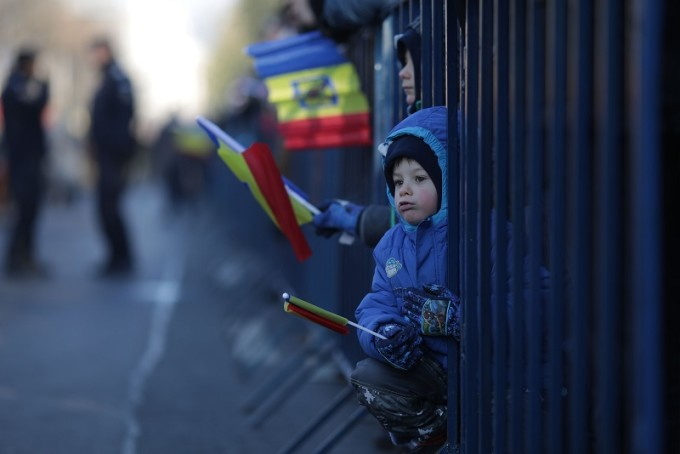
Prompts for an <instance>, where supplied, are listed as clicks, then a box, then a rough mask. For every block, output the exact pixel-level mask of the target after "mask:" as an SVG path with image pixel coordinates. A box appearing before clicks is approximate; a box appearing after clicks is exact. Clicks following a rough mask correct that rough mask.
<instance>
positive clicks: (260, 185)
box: [196, 117, 319, 261]
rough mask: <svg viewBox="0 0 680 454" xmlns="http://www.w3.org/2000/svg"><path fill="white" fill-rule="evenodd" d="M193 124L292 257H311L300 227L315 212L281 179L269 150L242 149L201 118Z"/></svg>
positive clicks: (256, 146)
mask: <svg viewBox="0 0 680 454" xmlns="http://www.w3.org/2000/svg"><path fill="white" fill-rule="evenodd" d="M196 122H197V123H198V124H199V126H201V127H202V128H203V129H204V130H205V132H206V133H207V134H208V136H209V137H210V139H211V140H212V141H213V143H214V144H215V145H216V146H217V147H218V148H217V153H218V154H219V156H220V158H222V160H223V161H224V163H225V164H226V165H227V167H229V169H230V170H231V171H232V173H233V174H234V175H235V176H236V178H238V180H239V181H241V182H242V183H244V184H246V185H247V186H248V188H249V189H250V192H251V193H252V194H253V197H255V200H256V201H257V203H259V204H260V206H261V207H262V209H263V210H264V211H265V212H266V213H267V215H268V216H269V217H270V219H271V220H272V221H273V222H274V224H276V226H277V227H278V228H279V229H280V230H281V232H283V234H284V235H285V236H286V238H288V241H289V242H290V244H291V246H292V247H293V251H294V252H295V256H296V257H297V259H298V260H300V261H303V260H305V259H307V258H309V257H310V256H311V255H312V251H311V249H310V247H309V244H308V243H307V240H306V238H305V236H304V234H303V233H302V230H301V229H300V225H302V224H305V223H308V222H310V221H311V220H312V217H313V215H314V214H316V213H318V212H319V210H318V209H317V208H316V207H315V206H314V205H312V204H310V203H309V202H308V201H307V200H306V199H305V197H304V196H303V195H301V194H300V193H299V192H298V191H296V190H295V188H294V186H293V185H292V184H290V182H286V181H285V178H283V177H282V176H281V173H280V172H279V169H278V167H277V166H276V162H275V161H274V158H273V156H272V154H271V150H270V149H269V147H268V146H267V145H266V144H264V143H259V142H256V143H254V144H253V145H251V146H250V147H249V148H248V149H245V147H243V146H242V145H241V144H239V143H238V142H237V141H236V140H235V139H234V138H232V137H231V136H230V135H229V134H227V133H226V132H224V131H222V130H221V129H220V128H219V127H218V126H217V125H215V124H214V123H212V122H211V121H209V120H206V119H205V118H202V117H198V118H197V119H196Z"/></svg>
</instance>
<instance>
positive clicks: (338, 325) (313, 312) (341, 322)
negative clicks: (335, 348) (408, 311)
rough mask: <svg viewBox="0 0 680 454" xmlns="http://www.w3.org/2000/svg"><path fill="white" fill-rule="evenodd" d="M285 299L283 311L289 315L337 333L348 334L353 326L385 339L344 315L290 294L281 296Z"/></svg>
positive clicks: (383, 337)
mask: <svg viewBox="0 0 680 454" xmlns="http://www.w3.org/2000/svg"><path fill="white" fill-rule="evenodd" d="M281 297H282V298H283V310H284V311H286V312H288V313H289V314H295V315H297V316H299V317H302V318H306V319H307V320H309V321H312V322H314V323H316V324H318V325H321V326H323V327H325V328H328V329H330V330H332V331H335V332H336V333H340V334H347V333H349V328H347V325H350V326H353V327H355V328H357V329H360V330H362V331H365V332H367V333H369V334H372V335H374V336H375V337H378V338H380V339H385V336H383V335H382V334H379V333H376V332H375V331H372V330H370V329H368V328H366V327H365V326H361V325H359V324H358V323H355V322H353V321H351V320H348V319H347V318H345V317H343V316H342V315H338V314H335V313H333V312H330V311H327V310H326V309H322V308H320V307H319V306H315V305H313V304H312V303H309V302H307V301H305V300H302V299H300V298H298V297H296V296H293V295H291V294H290V293H284V294H283V295H281Z"/></svg>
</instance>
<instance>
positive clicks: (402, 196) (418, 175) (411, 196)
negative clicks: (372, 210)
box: [392, 159, 438, 225]
mask: <svg viewBox="0 0 680 454" xmlns="http://www.w3.org/2000/svg"><path fill="white" fill-rule="evenodd" d="M392 181H393V182H394V205H395V206H396V208H397V211H398V212H399V214H400V215H401V217H402V218H404V219H405V220H406V222H408V223H409V224H414V225H416V224H419V223H420V222H422V221H424V220H425V219H427V218H428V217H429V216H432V215H433V214H435V213H436V212H437V203H438V200H437V188H435V186H434V183H433V182H432V179H431V178H430V175H428V173H427V172H426V171H425V169H423V168H422V167H421V166H420V164H418V162H417V161H414V160H412V159H401V160H399V161H398V162H397V163H396V164H395V166H394V171H393V172H392Z"/></svg>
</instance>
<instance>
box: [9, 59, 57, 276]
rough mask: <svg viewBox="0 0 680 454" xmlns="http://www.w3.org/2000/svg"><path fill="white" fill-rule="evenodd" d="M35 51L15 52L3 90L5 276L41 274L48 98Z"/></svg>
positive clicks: (42, 272) (46, 87)
mask: <svg viewBox="0 0 680 454" xmlns="http://www.w3.org/2000/svg"><path fill="white" fill-rule="evenodd" d="M35 60H36V52H35V51H34V50H31V49H23V50H20V51H19V52H18V54H17V58H16V62H15V65H14V67H13V69H12V71H11V73H10V75H9V78H8V79H7V82H6V84H5V86H4V88H3V91H2V110H3V112H4V130H5V133H4V139H3V141H4V145H5V148H6V150H7V163H8V167H9V192H10V197H11V200H12V202H13V204H14V219H13V221H12V223H11V227H10V232H9V239H8V245H7V254H6V261H5V271H6V272H7V274H8V275H9V276H39V275H44V273H45V270H44V268H43V267H42V266H41V265H40V264H39V263H38V262H37V261H36V257H35V251H34V237H35V227H36V221H37V218H38V211H39V208H40V201H41V199H42V195H43V192H44V186H45V181H44V175H43V162H44V158H45V154H46V151H47V143H46V137H45V126H44V122H43V120H44V119H43V114H44V112H45V108H46V106H47V101H48V98H49V89H48V85H47V83H46V82H44V81H41V80H39V79H37V78H36V77H35Z"/></svg>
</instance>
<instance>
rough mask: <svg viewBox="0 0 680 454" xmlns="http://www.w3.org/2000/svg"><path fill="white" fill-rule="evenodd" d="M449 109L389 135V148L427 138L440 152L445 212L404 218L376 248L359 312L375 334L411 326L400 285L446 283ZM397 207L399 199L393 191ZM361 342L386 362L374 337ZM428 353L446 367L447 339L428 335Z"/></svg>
mask: <svg viewBox="0 0 680 454" xmlns="http://www.w3.org/2000/svg"><path fill="white" fill-rule="evenodd" d="M447 121H448V120H447V109H446V107H432V108H428V109H424V110H421V111H418V112H416V113H414V114H413V115H410V116H409V117H407V118H406V119H405V120H403V121H402V122H401V123H399V124H398V125H397V126H396V127H395V128H394V129H393V130H392V131H391V132H390V134H389V135H388V136H387V139H386V142H385V144H383V148H384V149H386V148H387V145H388V144H389V143H390V142H392V141H393V140H395V139H396V138H397V137H399V136H402V135H405V134H410V135H413V136H417V137H420V138H422V139H423V140H424V141H425V143H427V144H428V145H429V146H430V148H431V149H432V150H433V151H434V152H435V154H436V155H437V157H438V160H439V166H440V167H441V169H442V201H441V202H442V203H441V207H440V209H439V211H438V212H437V213H435V214H434V215H433V216H431V217H430V218H428V219H426V220H425V221H423V222H421V223H420V224H419V225H417V226H415V225H410V224H408V223H406V221H404V220H403V219H400V222H399V223H398V224H397V225H395V226H394V227H392V228H391V229H390V230H388V231H387V233H385V235H384V236H383V238H382V239H381V240H380V242H379V243H378V244H377V246H376V247H375V250H374V252H373V257H374V259H375V263H376V267H375V274H374V276H373V284H372V288H371V292H370V293H369V294H367V295H366V296H365V297H364V299H363V300H362V301H361V303H360V304H359V307H358V308H357V310H356V318H357V320H358V321H359V323H360V324H362V325H365V326H366V327H368V328H370V329H372V330H375V329H377V328H378V327H379V326H380V325H383V324H385V323H401V324H405V323H408V322H407V321H406V320H404V317H403V315H402V311H401V306H402V303H403V301H402V300H401V298H397V297H396V296H395V295H394V293H393V290H394V289H395V288H400V287H419V288H420V287H421V286H422V285H423V284H430V283H433V284H439V285H442V286H445V285H446V278H447V253H448V223H447V210H448V203H447V197H446V195H447V193H448V190H447V187H448V181H447V146H448V143H447ZM388 198H389V201H390V204H391V205H392V207H394V198H393V197H392V195H391V194H390V192H389V190H388ZM358 335H359V342H360V343H361V346H362V348H363V350H364V351H365V352H366V354H368V355H369V356H371V357H373V358H376V359H379V360H383V358H382V356H381V355H380V353H379V352H378V351H377V350H376V348H375V345H374V343H373V336H372V335H371V334H368V333H365V332H363V331H361V332H359V331H358ZM423 344H424V346H425V353H426V354H428V355H431V356H433V357H434V358H435V359H437V360H438V362H439V363H441V364H442V365H446V339H445V338H442V337H431V336H425V337H424V339H423Z"/></svg>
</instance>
